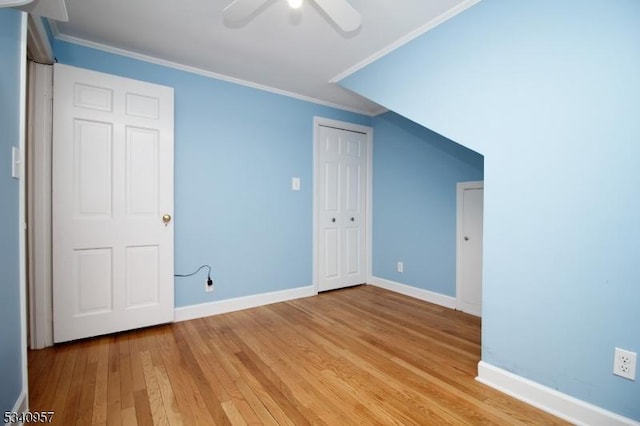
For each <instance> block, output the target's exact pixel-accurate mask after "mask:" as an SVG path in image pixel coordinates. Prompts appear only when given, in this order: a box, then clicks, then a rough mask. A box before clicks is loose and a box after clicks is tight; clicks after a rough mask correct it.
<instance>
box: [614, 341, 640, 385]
mask: <svg viewBox="0 0 640 426" xmlns="http://www.w3.org/2000/svg"><path fill="white" fill-rule="evenodd" d="M636 359H637V354H636V353H635V352H631V351H626V350H624V349H620V348H616V349H615V351H614V358H613V374H615V375H616V376H620V377H624V378H625V379H629V380H635V379H636Z"/></svg>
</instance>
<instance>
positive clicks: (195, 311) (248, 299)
mask: <svg viewBox="0 0 640 426" xmlns="http://www.w3.org/2000/svg"><path fill="white" fill-rule="evenodd" d="M317 294H318V292H316V290H315V288H314V286H312V285H310V286H307V287H298V288H292V289H290V290H281V291H274V292H270V293H262V294H255V295H252V296H245V297H237V298H234V299H226V300H218V301H215V302H209V303H201V304H198V305H191V306H184V307H181V308H176V309H175V310H174V314H175V315H174V321H175V322H181V321H189V320H192V319H198V318H204V317H208V316H211V315H220V314H226V313H229V312H235V311H241V310H243V309H250V308H257V307H259V306H265V305H270V304H272V303H279V302H286V301H288V300H294V299H302V298H304V297H311V296H315V295H317Z"/></svg>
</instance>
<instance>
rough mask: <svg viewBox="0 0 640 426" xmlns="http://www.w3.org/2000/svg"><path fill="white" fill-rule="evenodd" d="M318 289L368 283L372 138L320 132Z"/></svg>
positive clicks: (345, 132)
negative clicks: (368, 184) (368, 189)
mask: <svg viewBox="0 0 640 426" xmlns="http://www.w3.org/2000/svg"><path fill="white" fill-rule="evenodd" d="M317 143H318V146H317V149H318V152H317V155H318V226H319V236H318V239H319V241H318V244H319V245H318V256H319V262H318V268H319V280H318V290H319V291H326V290H333V289H336V288H341V287H348V286H353V285H357V284H363V283H365V282H366V245H365V243H366V223H365V219H366V215H365V205H366V176H367V135H366V134H363V133H360V132H354V131H350V130H343V129H338V128H333V127H327V126H322V125H321V126H319V129H318V142H317Z"/></svg>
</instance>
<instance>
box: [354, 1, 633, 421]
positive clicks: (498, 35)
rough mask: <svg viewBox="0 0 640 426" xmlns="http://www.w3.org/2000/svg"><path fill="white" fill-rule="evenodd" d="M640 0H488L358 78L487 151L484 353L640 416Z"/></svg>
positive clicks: (399, 108)
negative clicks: (623, 373) (618, 365)
mask: <svg viewBox="0 0 640 426" xmlns="http://www.w3.org/2000/svg"><path fill="white" fill-rule="evenodd" d="M638 22H640V2H638V1H637V0H613V1H612V0H588V1H585V0H565V1H562V2H558V1H554V0H538V1H535V2H532V1H524V0H484V1H482V2H480V3H478V4H477V5H476V6H474V7H472V8H470V9H469V10H467V11H465V12H463V13H462V14H460V15H458V16H456V17H455V18H453V19H451V20H449V21H447V22H446V23H444V24H443V25H441V26H439V27H437V28H435V29H434V30H432V31H430V32H428V33H426V34H425V35H423V36H421V37H419V38H417V39H415V40H414V41H412V42H411V43H409V44H407V45H405V46H403V47H402V48H400V49H398V50H396V51H394V52H392V53H391V54H389V55H387V56H385V57H383V58H382V59H380V60H379V61H377V62H375V63H373V64H371V65H370V66H368V67H367V68H365V69H363V70H361V71H360V72H358V73H356V74H354V75H352V76H351V77H349V78H347V79H346V80H345V81H344V85H345V86H346V87H348V88H350V89H352V90H354V91H356V92H358V93H360V94H361V95H363V96H366V97H368V98H370V99H372V100H373V101H375V102H377V103H379V104H381V105H384V106H386V107H387V108H389V109H392V110H395V111H396V112H398V113H400V114H402V115H404V116H406V117H408V118H410V119H412V120H413V121H416V122H418V123H420V124H422V125H424V126H426V127H428V128H430V129H432V130H434V131H436V132H438V133H440V134H442V135H444V136H446V137H448V138H450V139H453V140H455V141H457V142H459V143H461V144H463V145H465V146H467V147H469V148H471V149H474V150H475V151H477V152H480V153H482V154H483V155H484V159H485V163H484V178H485V179H484V181H485V204H484V207H485V214H484V218H485V222H484V277H483V287H484V288H483V298H484V300H483V322H482V328H483V329H482V332H483V342H482V359H483V360H484V361H485V362H487V363H489V364H492V365H495V366H497V367H500V368H503V369H506V370H508V371H511V372H513V373H515V374H518V375H520V376H524V377H527V378H529V379H532V380H534V381H536V382H539V383H541V384H543V385H546V386H549V387H551V388H554V389H557V390H559V391H561V392H564V393H567V394H570V395H572V396H574V397H577V398H579V399H582V400H584V401H587V402H590V403H593V404H595V405H598V406H601V407H603V408H605V409H608V410H611V411H614V412H616V413H619V414H621V415H624V416H627V417H631V418H633V419H636V420H640V403H639V401H640V381H635V382H631V381H628V380H625V379H622V378H619V377H616V376H613V375H612V373H611V370H612V364H613V349H614V346H619V347H622V348H626V349H629V350H632V351H635V352H640V328H639V327H638V324H640V285H639V282H640V280H639V275H638V264H639V259H640V258H639V255H638V248H637V244H638V241H640V226H639V225H638V213H637V212H638V209H639V208H640V172H639V171H638V170H639V168H638V159H639V158H640V142H639V139H638V138H639V136H638V135H640V119H638V117H639V111H640V78H638V76H639V75H640V25H638Z"/></svg>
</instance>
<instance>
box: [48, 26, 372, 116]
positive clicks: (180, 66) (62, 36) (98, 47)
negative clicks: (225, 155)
mask: <svg viewBox="0 0 640 426" xmlns="http://www.w3.org/2000/svg"><path fill="white" fill-rule="evenodd" d="M51 30H52V32H53V35H54V38H55V39H57V40H61V41H65V42H68V43H73V44H77V45H79V46H84V47H89V48H92V49H96V50H101V51H103V52H107V53H111V54H114V55H120V56H124V57H127V58H130V59H136V60H138V61H143V62H148V63H152V64H155V65H160V66H163V67H167V68H173V69H176V70H179V71H184V72H188V73H191V74H197V75H200V76H203V77H208V78H213V79H216V80H221V81H226V82H228V83H233V84H238V85H240V86H245V87H250V88H252V89H256V90H261V91H264V92H269V93H274V94H276V95H282V96H286V97H289V98H293V99H297V100H301V101H305V102H310V103H313V104H317V105H322V106H326V107H330V108H335V109H339V110H342V111H348V112H353V113H356V114H361V115H365V116H368V117H372V116H373V115H375V114H374V113H372V112H371V111H365V110H360V109H357V108H352V107H348V106H345V105H339V104H335V103H332V102H327V101H323V100H321V99H316V98H312V97H310V96H305V95H301V94H299V93H294V92H289V91H286V90H282V89H277V88H275V87H271V86H266V85H263V84H258V83H254V82H251V81H247V80H242V79H239V78H235V77H231V76H228V75H225V74H219V73H215V72H212V71H207V70H204V69H202V68H197V67H192V66H189V65H184V64H180V63H177V62H172V61H168V60H165V59H160V58H157V57H154V56H149V55H144V54H141V53H137V52H133V51H130V50H126V49H121V48H118V47H113V46H108V45H105V44H101V43H96V42H93V41H89V40H85V39H82V38H78V37H72V36H68V35H65V34H60V32H59V31H58V28H57V25H56V24H55V22H54V23H53V24H52V25H51ZM331 84H334V83H332V82H331Z"/></svg>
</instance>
